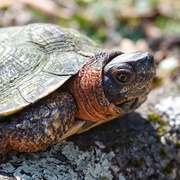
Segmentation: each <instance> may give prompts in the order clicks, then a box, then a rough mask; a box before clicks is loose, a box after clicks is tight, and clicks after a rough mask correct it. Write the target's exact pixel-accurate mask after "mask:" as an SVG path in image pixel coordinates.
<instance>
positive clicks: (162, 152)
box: [160, 147, 168, 158]
mask: <svg viewBox="0 0 180 180" xmlns="http://www.w3.org/2000/svg"><path fill="white" fill-rule="evenodd" d="M167 155H168V152H167V150H166V149H165V148H164V147H162V148H161V149H160V156H161V157H162V158H166V157H167Z"/></svg>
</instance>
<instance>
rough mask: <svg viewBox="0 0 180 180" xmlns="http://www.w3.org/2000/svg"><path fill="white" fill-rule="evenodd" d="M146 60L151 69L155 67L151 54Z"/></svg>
mask: <svg viewBox="0 0 180 180" xmlns="http://www.w3.org/2000/svg"><path fill="white" fill-rule="evenodd" d="M147 59H148V64H149V66H151V67H153V66H154V65H155V64H154V58H153V56H152V55H151V54H149V56H148V58H147Z"/></svg>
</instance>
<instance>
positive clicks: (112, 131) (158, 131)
mask: <svg viewBox="0 0 180 180" xmlns="http://www.w3.org/2000/svg"><path fill="white" fill-rule="evenodd" d="M179 107H180V80H177V81H176V82H174V83H172V84H171V86H168V87H161V88H159V89H156V90H154V91H152V93H151V94H150V95H149V98H148V100H147V101H146V102H145V104H144V105H143V106H141V107H140V108H139V109H138V110H137V111H136V112H133V113H131V114H128V115H125V116H123V117H121V118H118V119H117V120H114V121H111V122H109V123H106V124H103V125H100V126H99V127H96V128H94V129H92V130H90V131H88V132H86V133H83V134H80V135H74V136H72V137H70V138H68V139H67V140H66V141H63V142H61V143H59V144H57V145H55V146H53V147H51V148H48V149H47V150H46V151H41V152H37V153H32V154H26V153H23V154H19V155H17V156H13V158H12V160H9V161H7V162H6V163H4V164H1V165H0V180H1V179H2V180H4V179H8V180H10V179H12V180H14V179H25V180H26V179H27V180H30V179H49V178H53V179H59V178H63V179H73V178H74V179H78V180H79V179H92V180H93V179H107V180H111V179H119V180H125V179H126V180H129V179H130V180H137V179H146V180H166V179H167V180H176V179H178V177H180V174H179V172H178V168H179V167H180V159H179V155H180V152H179V147H180V142H179V137H180V109H179ZM15 177H16V178H15Z"/></svg>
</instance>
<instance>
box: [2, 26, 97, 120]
mask: <svg viewBox="0 0 180 180" xmlns="http://www.w3.org/2000/svg"><path fill="white" fill-rule="evenodd" d="M98 51H100V48H99V47H98V45H97V44H96V43H94V42H93V41H92V40H90V39H89V38H87V37H86V36H84V35H82V34H80V33H79V32H78V31H75V30H73V29H68V28H62V27H60V26H56V25H51V24H30V25H27V26H20V27H19V26H18V27H10V28H2V29H0V117H3V116H7V115H10V114H13V113H15V112H17V111H19V110H21V109H22V108H24V107H26V106H28V105H29V104H31V103H35V102H36V101H38V100H39V99H41V98H43V97H45V96H47V95H48V94H50V93H51V92H53V91H55V90H56V89H58V88H59V87H60V86H61V85H63V83H64V82H65V81H67V80H68V79H69V78H70V77H71V76H72V75H74V74H76V73H77V72H78V71H79V69H80V68H81V67H82V66H83V65H84V63H85V62H86V60H87V59H88V58H89V57H90V56H92V55H93V54H95V53H96V52H98Z"/></svg>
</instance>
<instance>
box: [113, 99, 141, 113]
mask: <svg viewBox="0 0 180 180" xmlns="http://www.w3.org/2000/svg"><path fill="white" fill-rule="evenodd" d="M138 104H139V98H138V97H136V98H133V99H132V98H128V99H125V100H122V101H120V102H118V103H117V104H115V105H116V107H118V108H121V109H127V111H133V110H134V109H135V108H136V107H137V106H138Z"/></svg>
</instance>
